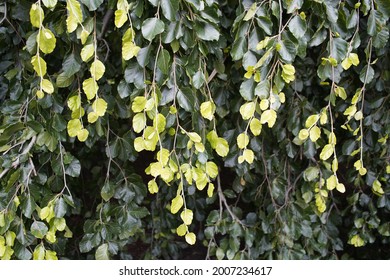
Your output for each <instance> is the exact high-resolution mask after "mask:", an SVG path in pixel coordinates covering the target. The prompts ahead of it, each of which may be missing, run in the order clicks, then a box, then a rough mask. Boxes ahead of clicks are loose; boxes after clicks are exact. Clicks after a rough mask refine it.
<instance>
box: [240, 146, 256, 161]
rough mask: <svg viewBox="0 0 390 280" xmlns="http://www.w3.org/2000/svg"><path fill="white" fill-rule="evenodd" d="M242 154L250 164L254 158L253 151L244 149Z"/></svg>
mask: <svg viewBox="0 0 390 280" xmlns="http://www.w3.org/2000/svg"><path fill="white" fill-rule="evenodd" d="M242 156H243V158H244V160H245V161H246V162H247V163H249V164H252V163H253V160H254V159H255V155H254V153H253V151H252V150H250V149H246V150H244V152H243V154H242Z"/></svg>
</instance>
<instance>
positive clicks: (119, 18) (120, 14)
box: [114, 10, 127, 28]
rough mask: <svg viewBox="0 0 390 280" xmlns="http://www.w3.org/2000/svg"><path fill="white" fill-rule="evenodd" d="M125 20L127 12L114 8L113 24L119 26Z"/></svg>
mask: <svg viewBox="0 0 390 280" xmlns="http://www.w3.org/2000/svg"><path fill="white" fill-rule="evenodd" d="M126 21H127V12H126V11H124V10H116V11H115V20H114V23H115V26H116V27H117V28H121V27H122V26H123V25H124V24H125V22H126Z"/></svg>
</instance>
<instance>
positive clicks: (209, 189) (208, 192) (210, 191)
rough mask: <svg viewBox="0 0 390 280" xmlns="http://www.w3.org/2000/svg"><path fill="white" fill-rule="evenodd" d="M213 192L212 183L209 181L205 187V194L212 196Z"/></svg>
mask: <svg viewBox="0 0 390 280" xmlns="http://www.w3.org/2000/svg"><path fill="white" fill-rule="evenodd" d="M213 193H214V184H213V183H209V186H208V187H207V196H208V197H212V196H213Z"/></svg>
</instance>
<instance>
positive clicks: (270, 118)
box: [260, 109, 276, 128]
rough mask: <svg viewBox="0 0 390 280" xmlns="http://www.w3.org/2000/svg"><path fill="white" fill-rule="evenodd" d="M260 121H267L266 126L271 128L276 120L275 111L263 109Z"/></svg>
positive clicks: (263, 122)
mask: <svg viewBox="0 0 390 280" xmlns="http://www.w3.org/2000/svg"><path fill="white" fill-rule="evenodd" d="M260 122H261V123H262V124H265V123H268V127H269V128H271V127H273V126H274V124H275V122H276V112H275V111H274V110H272V109H269V110H267V111H264V112H263V113H262V114H261V118H260Z"/></svg>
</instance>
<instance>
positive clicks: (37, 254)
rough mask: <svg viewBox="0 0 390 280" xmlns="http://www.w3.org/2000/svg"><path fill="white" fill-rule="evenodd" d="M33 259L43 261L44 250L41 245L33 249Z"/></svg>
mask: <svg viewBox="0 0 390 280" xmlns="http://www.w3.org/2000/svg"><path fill="white" fill-rule="evenodd" d="M33 259H34V260H43V259H45V248H44V247H43V245H42V244H39V245H37V246H36V247H35V249H34V252H33Z"/></svg>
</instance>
